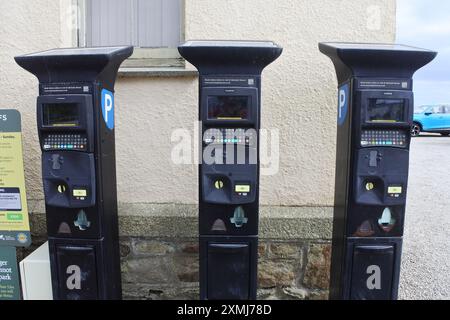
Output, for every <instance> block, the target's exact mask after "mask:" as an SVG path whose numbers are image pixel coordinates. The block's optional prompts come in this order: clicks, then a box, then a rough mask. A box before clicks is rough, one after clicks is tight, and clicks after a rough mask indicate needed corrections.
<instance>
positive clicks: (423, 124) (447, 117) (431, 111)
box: [411, 105, 450, 137]
mask: <svg viewBox="0 0 450 320" xmlns="http://www.w3.org/2000/svg"><path fill="white" fill-rule="evenodd" d="M421 132H433V133H440V134H441V135H443V136H448V135H450V105H434V106H420V107H418V108H416V109H415V110H414V124H413V126H412V128H411V135H412V136H413V137H417V136H418V135H419V134H420V133H421Z"/></svg>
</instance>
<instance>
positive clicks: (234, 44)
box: [178, 41, 282, 300]
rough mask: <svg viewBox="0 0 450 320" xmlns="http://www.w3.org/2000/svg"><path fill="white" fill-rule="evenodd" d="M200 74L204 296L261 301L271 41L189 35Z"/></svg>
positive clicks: (188, 52)
mask: <svg viewBox="0 0 450 320" xmlns="http://www.w3.org/2000/svg"><path fill="white" fill-rule="evenodd" d="M178 49H179V51H180V54H181V55H182V56H183V57H184V58H185V59H186V60H187V61H189V62H190V63H192V64H193V65H194V66H195V67H197V69H198V70H199V73H200V78H199V81H200V83H199V87H200V88H199V89H200V97H199V120H200V121H201V128H202V130H201V132H202V148H201V150H200V152H201V154H200V156H201V158H202V163H201V164H200V165H199V202H200V203H199V234H200V298H201V299H209V300H212V299H256V287H257V256H258V209H259V141H258V138H259V128H260V117H261V72H262V70H263V69H264V68H265V67H266V66H267V65H268V64H270V63H271V62H273V61H274V60H275V59H277V58H278V56H279V55H280V54H281V51H282V49H281V48H280V47H278V46H277V45H275V44H274V43H272V42H256V41H255V42H249V41H190V42H187V43H185V44H183V45H182V46H180V47H179V48H178Z"/></svg>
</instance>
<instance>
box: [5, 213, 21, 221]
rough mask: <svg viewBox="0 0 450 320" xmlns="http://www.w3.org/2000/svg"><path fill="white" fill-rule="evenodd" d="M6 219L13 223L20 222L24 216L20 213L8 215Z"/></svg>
mask: <svg viewBox="0 0 450 320" xmlns="http://www.w3.org/2000/svg"><path fill="white" fill-rule="evenodd" d="M6 218H7V219H8V220H12V221H20V220H22V218H23V215H22V214H20V213H8V214H7V215H6Z"/></svg>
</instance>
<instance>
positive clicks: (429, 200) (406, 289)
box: [399, 135, 450, 299]
mask: <svg viewBox="0 0 450 320" xmlns="http://www.w3.org/2000/svg"><path fill="white" fill-rule="evenodd" d="M399 298H400V299H450V138H449V137H441V136H439V135H424V136H420V137H417V138H413V142H412V146H411V158H410V174H409V188H408V205H407V209H406V222H405V236H404V243H403V256H402V272H401V274H400V292H399Z"/></svg>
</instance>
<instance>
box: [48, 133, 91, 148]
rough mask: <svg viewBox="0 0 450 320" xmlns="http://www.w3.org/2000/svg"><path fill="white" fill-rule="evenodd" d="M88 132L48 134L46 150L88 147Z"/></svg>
mask: <svg viewBox="0 0 450 320" xmlns="http://www.w3.org/2000/svg"><path fill="white" fill-rule="evenodd" d="M87 143H88V141H87V136H86V134H53V133H52V134H48V135H46V136H45V137H44V143H43V149H44V150H79V151H84V150H86V149H87Z"/></svg>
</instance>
